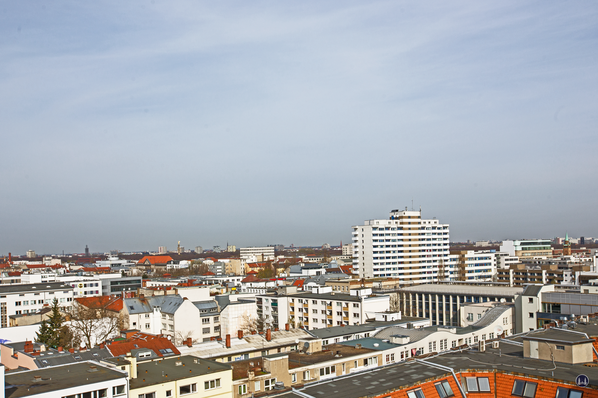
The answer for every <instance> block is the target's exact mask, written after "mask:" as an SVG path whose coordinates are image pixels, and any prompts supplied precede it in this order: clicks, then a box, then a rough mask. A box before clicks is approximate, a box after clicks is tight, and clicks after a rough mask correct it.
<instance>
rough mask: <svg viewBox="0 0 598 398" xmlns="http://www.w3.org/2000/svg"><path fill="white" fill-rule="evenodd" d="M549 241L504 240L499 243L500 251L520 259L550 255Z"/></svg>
mask: <svg viewBox="0 0 598 398" xmlns="http://www.w3.org/2000/svg"><path fill="white" fill-rule="evenodd" d="M551 243H552V241H551V240H550V239H524V240H505V241H503V242H502V244H501V245H500V251H501V252H505V253H508V254H509V256H512V257H519V258H521V259H523V258H531V257H552V247H551Z"/></svg>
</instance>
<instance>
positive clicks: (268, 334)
mask: <svg viewBox="0 0 598 398" xmlns="http://www.w3.org/2000/svg"><path fill="white" fill-rule="evenodd" d="M270 340H272V331H271V330H270V328H268V329H267V330H266V341H270Z"/></svg>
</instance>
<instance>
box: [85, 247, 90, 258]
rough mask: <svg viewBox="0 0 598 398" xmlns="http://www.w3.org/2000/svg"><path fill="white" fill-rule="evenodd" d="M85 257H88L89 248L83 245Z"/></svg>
mask: <svg viewBox="0 0 598 398" xmlns="http://www.w3.org/2000/svg"><path fill="white" fill-rule="evenodd" d="M85 257H89V247H87V245H85Z"/></svg>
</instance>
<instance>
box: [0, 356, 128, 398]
mask: <svg viewBox="0 0 598 398" xmlns="http://www.w3.org/2000/svg"><path fill="white" fill-rule="evenodd" d="M0 377H1V378H2V383H3V384H4V385H3V386H2V387H3V388H2V392H3V394H2V396H4V394H6V396H7V397H28V396H35V397H36V398H56V397H69V398H70V397H90V398H91V397H106V398H113V397H114V398H116V397H119V398H125V397H128V396H129V383H128V380H127V375H126V374H125V373H124V372H122V371H121V370H119V369H114V368H110V367H108V366H104V365H101V364H99V363H98V362H93V361H85V362H79V363H73V364H68V365H62V366H52V367H49V368H43V369H35V370H27V371H18V372H11V373H9V374H6V375H4V367H3V366H0Z"/></svg>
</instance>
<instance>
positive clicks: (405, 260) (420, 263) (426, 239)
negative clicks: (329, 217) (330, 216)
mask: <svg viewBox="0 0 598 398" xmlns="http://www.w3.org/2000/svg"><path fill="white" fill-rule="evenodd" d="M352 239H353V241H352V244H353V268H354V273H358V274H359V276H360V277H361V278H364V277H365V278H374V277H392V278H399V279H401V280H403V281H404V282H406V283H423V282H432V281H436V280H437V278H438V270H439V267H441V266H444V267H445V279H450V273H449V275H447V269H446V268H447V266H448V262H449V226H448V224H440V223H439V222H438V220H422V219H421V211H407V210H404V211H398V210H393V211H392V212H391V213H390V218H389V219H387V220H369V221H366V222H365V224H364V225H358V226H354V227H353V238H352Z"/></svg>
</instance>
